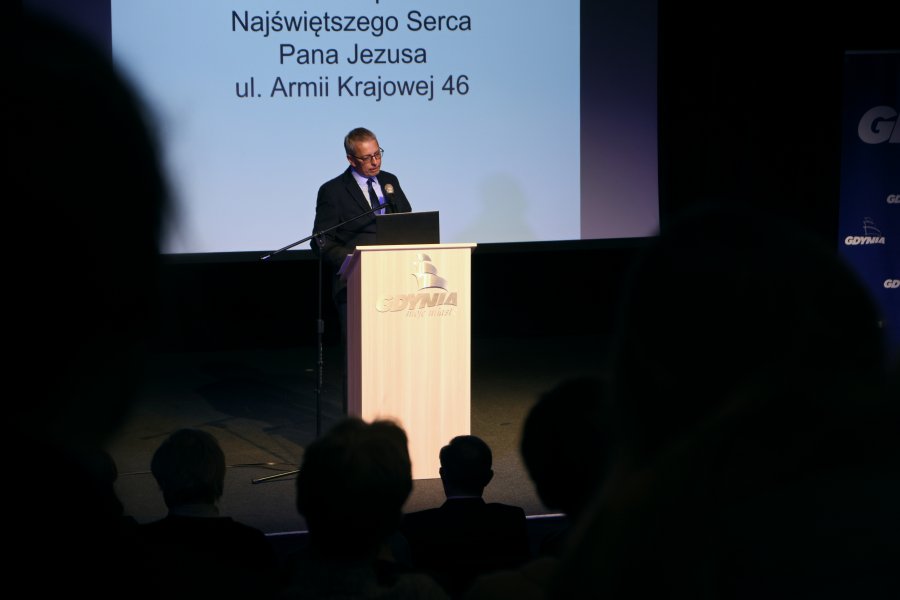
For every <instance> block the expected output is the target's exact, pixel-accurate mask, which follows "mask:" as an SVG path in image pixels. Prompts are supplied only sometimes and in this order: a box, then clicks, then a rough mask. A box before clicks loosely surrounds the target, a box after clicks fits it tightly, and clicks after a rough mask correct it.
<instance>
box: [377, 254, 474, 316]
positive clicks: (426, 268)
mask: <svg viewBox="0 0 900 600" xmlns="http://www.w3.org/2000/svg"><path fill="white" fill-rule="evenodd" d="M412 269H413V270H412V271H411V272H410V275H412V276H413V278H414V279H415V282H416V291H414V292H412V293H397V294H394V295H393V296H382V297H381V298H379V299H378V300H377V301H376V303H375V309H376V310H377V311H378V312H399V311H402V310H405V311H407V312H406V316H408V317H446V316H448V315H451V314H453V307H455V306H456V303H457V292H451V291H448V289H447V280H446V279H444V278H443V277H441V276H440V275H438V270H437V267H435V266H434V263H432V262H431V257H430V256H428V255H427V254H424V253H422V252H417V253H416V258H415V260H414V261H413V262H412Z"/></svg>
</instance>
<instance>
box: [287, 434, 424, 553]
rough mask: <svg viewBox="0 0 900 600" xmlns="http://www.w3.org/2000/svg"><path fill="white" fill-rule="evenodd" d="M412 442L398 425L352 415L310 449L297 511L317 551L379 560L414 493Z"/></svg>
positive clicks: (300, 477)
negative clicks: (381, 549) (410, 449)
mask: <svg viewBox="0 0 900 600" xmlns="http://www.w3.org/2000/svg"><path fill="white" fill-rule="evenodd" d="M407 443H408V440H407V437H406V432H404V431H403V429H402V428H401V427H400V426H399V425H397V424H396V423H393V422H391V421H387V420H377V421H373V422H372V423H366V422H364V421H363V420H361V419H359V418H356V417H347V418H346V419H344V420H343V421H341V422H339V423H338V424H336V425H335V426H334V427H332V428H331V429H330V430H328V431H327V432H326V433H325V434H324V435H323V436H322V437H320V438H318V439H316V440H315V441H314V442H313V443H312V444H310V445H309V447H308V448H307V449H306V452H305V453H304V455H303V461H302V463H301V465H300V472H299V473H298V475H297V510H298V512H299V513H300V514H301V515H303V517H304V518H305V519H306V524H307V526H308V528H309V534H310V542H311V544H312V546H313V548H314V549H315V551H316V552H318V553H319V554H320V555H324V556H331V557H339V558H349V559H364V558H372V557H373V556H375V553H376V552H377V550H378V549H379V548H380V547H381V545H382V544H383V543H384V541H385V540H386V539H387V537H388V536H389V535H390V534H391V533H392V532H393V531H394V530H396V528H397V526H398V525H399V523H400V519H401V517H402V515H403V505H404V503H405V502H406V499H407V498H408V497H409V494H410V492H412V465H411V463H410V459H409V450H408V448H407Z"/></svg>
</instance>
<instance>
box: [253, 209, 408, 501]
mask: <svg viewBox="0 0 900 600" xmlns="http://www.w3.org/2000/svg"><path fill="white" fill-rule="evenodd" d="M391 196H393V193H391V194H387V193H386V194H385V203H384V204H379V205H378V206H376V207H373V208H370V209H369V210H366V211H363V212H361V213H359V214H358V215H356V216H355V217H351V218H349V219H347V220H346V221H341V222H340V223H338V224H337V225H335V226H333V227H329V228H327V229H322V230H321V231H315V232H313V234H312V235H308V236H306V237H305V238H303V239H302V240H297V241H296V242H294V243H293V244H288V245H287V246H285V247H283V248H279V249H278V250H275V251H274V252H270V253H269V254H266V255H265V256H261V257H260V259H259V260H269V259H270V258H272V257H273V256H275V255H276V254H280V253H282V252H284V251H285V250H290V249H291V248H293V247H294V246H297V245H299V244H302V243H304V242H308V241H309V240H311V239H315V240H316V244H318V246H319V252H317V255H318V258H319V261H318V262H319V286H318V295H319V299H318V304H319V307H318V311H319V312H318V315H317V318H316V344H317V346H318V359H317V362H316V437H317V438H318V437H319V436H320V435H322V382H323V381H324V372H325V359H324V354H323V352H322V334H323V333H324V332H325V321H324V320H322V247H323V246H324V243H323V242H322V239H323V238H322V236H323V235H325V234H326V233H328V232H330V231H333V230H335V229H337V228H338V227H342V226H344V225H346V224H347V223H351V222H353V221H355V220H357V219H360V218H362V217H364V216H366V215H371V214H372V213H374V212H377V211H379V210H382V209H384V210H387V209H388V208H390V209H391V211H392V212H394V211H395V209H394V202H393V198H391ZM298 472H299V469H294V470H293V471H285V472H284V473H277V474H275V475H269V476H267V477H260V478H258V479H252V480H250V483H262V482H264V481H271V480H273V479H279V478H281V477H288V476H290V475H294V474H296V473H298Z"/></svg>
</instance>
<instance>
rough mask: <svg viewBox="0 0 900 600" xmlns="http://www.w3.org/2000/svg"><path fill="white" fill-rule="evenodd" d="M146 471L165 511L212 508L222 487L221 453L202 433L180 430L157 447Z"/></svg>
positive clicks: (203, 432)
mask: <svg viewBox="0 0 900 600" xmlns="http://www.w3.org/2000/svg"><path fill="white" fill-rule="evenodd" d="M150 470H151V472H152V473H153V477H154V478H155V479H156V481H157V483H158V484H159V488H160V490H162V493H163V499H164V500H165V503H166V506H168V507H169V508H172V507H175V506H184V505H186V504H215V503H216V502H218V500H219V498H221V497H222V492H223V491H224V486H225V453H224V452H222V448H221V446H219V442H218V441H217V440H216V438H215V437H214V436H213V435H212V434H211V433H209V432H207V431H203V430H202V429H180V430H178V431H176V432H174V433H173V434H171V435H170V436H169V437H168V438H166V440H165V441H164V442H163V443H162V444H160V446H159V447H158V448H157V449H156V452H154V454H153V459H152V461H151V462H150Z"/></svg>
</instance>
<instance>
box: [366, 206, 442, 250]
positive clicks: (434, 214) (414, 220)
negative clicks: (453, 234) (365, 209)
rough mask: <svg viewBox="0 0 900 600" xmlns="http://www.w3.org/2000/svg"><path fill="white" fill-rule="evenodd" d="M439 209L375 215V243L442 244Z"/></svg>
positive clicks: (381, 244)
mask: <svg viewBox="0 0 900 600" xmlns="http://www.w3.org/2000/svg"><path fill="white" fill-rule="evenodd" d="M440 243H441V227H440V219H439V214H438V211H436V210H435V211H424V212H406V213H388V214H384V215H375V245H377V246H395V245H403V244H440Z"/></svg>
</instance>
